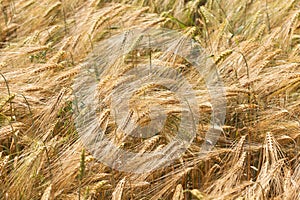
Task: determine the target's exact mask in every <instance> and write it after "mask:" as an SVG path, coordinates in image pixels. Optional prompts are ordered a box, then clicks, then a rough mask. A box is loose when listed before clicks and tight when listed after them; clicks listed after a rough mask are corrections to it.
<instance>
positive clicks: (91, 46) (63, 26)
mask: <svg viewBox="0 0 300 200" xmlns="http://www.w3.org/2000/svg"><path fill="white" fill-rule="evenodd" d="M0 7H1V11H0V181H1V183H0V199H7V200H10V199H18V200H19V199H24V200H27V199H28V200H29V199H42V200H49V199H91V200H92V199H100V200H106V199H111V200H123V199H135V200H142V199H144V200H148V199H150V200H169V199H170V200H190V199H199V200H202V199H203V200H206V199H211V200H213V199H225V200H227V199H239V200H242V199H245V200H246V199H262V200H266V199H286V200H296V199H299V200H300V192H299V190H300V154H299V152H300V151H299V150H300V20H299V19H300V1H298V0H286V1H282V0H261V1H253V0H231V1H225V0H152V1H148V0H145V1H143V0H87V1H83V0H43V1H34V0H0ZM131 29H148V30H158V29H163V30H173V31H176V33H180V35H181V36H182V37H181V36H180V37H178V38H176V37H175V36H176V33H174V35H172V34H173V32H170V34H169V35H168V34H165V35H167V36H170V39H169V40H166V39H165V40H164V39H162V40H161V42H160V41H158V43H161V46H164V45H166V46H167V47H166V48H168V47H169V46H170V44H172V45H174V48H177V47H180V46H182V45H183V43H184V41H187V40H188V39H185V38H190V39H191V40H193V41H194V42H195V43H196V44H197V45H199V46H200V47H201V49H202V50H203V52H205V55H206V57H207V58H208V59H209V60H211V62H212V63H213V65H212V66H214V69H215V70H216V71H217V74H218V78H219V79H220V80H221V81H222V87H223V89H224V95H225V96H224V98H225V99H226V106H225V107H224V111H226V115H225V116H224V123H223V124H222V126H221V127H218V130H219V131H220V137H218V139H217V141H215V142H216V143H215V144H214V145H213V148H211V149H210V151H209V152H206V153H203V148H202V147H203V144H205V143H206V142H207V140H206V139H205V135H206V133H207V132H208V131H209V130H210V129H209V127H210V124H211V116H212V115H213V113H215V112H217V111H216V110H215V109H213V106H212V103H211V102H212V98H211V96H210V94H209V92H208V89H207V88H206V87H205V79H206V78H207V77H210V76H211V74H212V72H211V71H205V77H202V76H203V74H199V73H198V72H197V71H196V70H195V68H194V67H193V64H192V63H190V62H188V61H187V60H186V59H184V58H183V57H179V56H174V55H173V54H172V53H166V52H164V51H163V50H158V49H155V48H154V47H153V48H150V47H149V48H148V47H147V42H146V43H145V46H144V48H143V49H138V50H137V49H133V47H134V46H135V43H138V42H139V41H140V40H142V39H141V38H139V37H136V35H134V34H133V35H132V36H128V38H130V37H131V39H128V40H127V43H126V45H127V46H126V45H124V46H125V49H126V51H127V54H126V55H121V54H122V48H123V49H124V46H123V47H122V46H121V45H119V44H122V38H120V37H118V35H120V34H124V33H125V36H126V33H130V32H128V31H129V30H131ZM155 34H156V32H155V31H154V35H155ZM129 35H130V34H129ZM123 36H124V35H123ZM173 36H174V37H173ZM126 37H127V36H126ZM111 38H114V39H111ZM158 38H159V37H158ZM161 38H163V37H161ZM150 39H151V38H150V36H149V41H150ZM145 41H147V40H145ZM169 41H170V42H169ZM168 42H169V43H168ZM149 44H152V43H151V42H149ZM108 47H110V48H108ZM131 48H132V49H131ZM196 53H197V52H196ZM120 55H121V56H120ZM193 55H194V54H193ZM162 57H163V58H164V59H160V58H162ZM105 59H106V60H107V62H104V61H103V60H105ZM110 59H116V60H115V62H114V61H111V62H109V61H110ZM142 65H145V66H147V67H149V65H150V68H151V67H153V69H154V70H155V69H156V68H155V67H156V66H170V68H172V69H174V70H175V71H176V72H180V73H181V74H182V77H184V79H185V80H187V82H189V83H190V84H192V85H193V87H192V89H193V91H195V96H193V97H192V96H187V97H188V98H194V99H195V105H191V106H190V105H189V108H186V110H185V109H180V108H181V106H182V103H181V102H180V101H179V100H178V97H177V96H176V94H174V92H172V91H170V90H168V89H167V88H166V87H163V86H161V85H159V84H160V83H161V82H159V81H157V82H156V83H155V82H154V83H152V82H151V84H145V85H143V86H141V87H140V86H139V85H137V84H135V85H134V84H131V85H130V84H129V85H128V87H126V88H123V89H124V90H121V89H122V87H121V86H119V85H122V84H125V83H130V81H132V78H133V76H129V75H128V74H127V72H128V71H130V70H134V68H136V67H137V66H142ZM91 67H94V68H95V69H99V70H100V71H101V72H100V78H99V79H97V81H98V82H97V84H95V85H94V86H93V87H92V85H89V84H91V82H90V78H88V79H84V78H85V76H87V75H88V69H90V68H91ZM126 74H127V75H126ZM161 74H163V72H161ZM91 77H92V75H91ZM162 84H166V83H162ZM118 87H121V89H120V91H119V90H117V91H119V92H114V89H115V88H118ZM91 88H94V89H95V94H94V93H91V92H90V91H91ZM135 89H138V90H136V91H135V93H134V95H133V97H132V98H130V100H128V105H129V107H130V108H131V107H132V108H134V109H133V110H132V112H131V116H130V117H129V121H130V119H131V117H132V116H133V117H135V118H136V120H135V122H136V123H138V124H139V125H143V124H144V125H145V124H149V121H151V117H150V115H149V113H150V110H149V108H148V107H149V105H150V106H153V105H156V106H161V107H163V108H164V109H165V110H166V112H167V114H168V115H167V118H166V119H165V124H164V126H163V130H161V131H160V132H159V134H156V135H151V136H149V137H147V138H139V137H129V136H128V135H127V134H126V132H124V131H121V130H120V127H118V126H117V124H116V122H115V121H116V120H115V118H118V117H119V118H122V119H123V118H126V116H124V115H123V114H122V113H119V114H115V113H114V111H113V109H111V107H109V105H110V104H111V103H112V101H115V104H114V106H115V107H118V105H119V104H122V103H123V102H122V100H124V98H125V97H124V96H121V95H122V91H133V90H135ZM78 91H81V92H82V91H83V93H86V95H91V97H95V98H97V99H98V100H99V101H100V102H101V105H95V107H97V108H95V110H97V111H99V110H100V111H99V112H97V113H95V114H96V115H95V117H94V118H93V120H92V121H91V123H83V122H82V119H81V118H79V117H78V110H76V107H75V106H74V102H76V94H77V93H76V92H78ZM115 91H116V90H115ZM183 92H185V91H183ZM74 93H75V95H74ZM80 94H82V93H80ZM119 95H120V96H119ZM184 95H190V94H189V93H187V92H186V93H184ZM141 99H142V100H141ZM217 100H219V99H217ZM189 109H196V110H197V111H199V113H201V116H200V117H198V121H197V123H193V120H187V121H188V122H187V123H183V125H184V126H185V127H187V130H191V131H192V129H193V130H194V128H195V127H196V128H195V130H196V132H195V135H194V136H193V137H191V136H190V135H189V134H190V131H187V132H188V133H187V134H186V135H184V137H187V138H188V139H190V138H192V140H191V144H190V145H189V146H188V148H187V149H186V150H185V151H184V152H182V154H180V156H179V157H178V158H177V159H175V160H174V161H173V162H170V163H168V164H165V163H160V164H161V166H163V167H159V168H155V169H153V170H149V171H144V172H142V173H141V172H139V173H135V171H134V170H133V169H140V168H141V167H143V169H147V166H148V165H145V164H144V165H143V162H146V161H149V160H147V159H145V161H143V160H138V162H136V160H134V159H133V160H131V161H128V162H129V164H128V165H127V166H126V168H124V170H118V169H117V168H116V167H112V166H110V165H109V164H105V163H103V162H101V159H100V160H99V157H98V156H100V157H101V158H104V157H105V158H106V157H108V158H110V157H111V158H112V159H114V157H113V153H114V152H109V151H107V149H105V148H104V147H103V148H99V149H97V151H96V150H95V149H91V148H88V147H87V145H86V143H88V142H87V141H89V142H91V140H94V139H95V140H96V139H97V138H94V137H91V138H92V139H89V137H90V135H85V133H87V132H89V131H91V130H93V131H97V130H98V129H100V128H101V130H104V135H105V137H106V138H108V139H109V141H111V142H112V143H114V145H116V146H117V147H118V148H120V149H124V150H126V151H130V152H132V153H133V154H135V155H139V156H143V155H148V153H150V152H162V151H163V149H166V147H167V146H168V144H169V143H170V142H172V139H173V138H174V137H175V136H174V135H175V134H176V130H177V131H178V128H177V126H178V124H179V123H180V122H183V121H184V120H183V119H182V117H183V116H185V112H188V111H189ZM182 110H183V111H182ZM224 113H225V112H224ZM79 116H80V114H79ZM187 119H189V118H188V115H187ZM81 122H82V124H81ZM78 124H80V125H78ZM96 124H97V125H96ZM128 124H129V125H128ZM193 125H195V127H194V128H191V127H193ZM124 126H125V129H126V130H129V131H132V130H134V129H135V128H136V127H135V124H133V123H130V122H127V123H126V124H125V125H124ZM78 127H79V128H78ZM91 132H92V131H91ZM82 134H83V136H84V137H83V136H82ZM174 145H176V143H175V144H174ZM167 150H168V149H167ZM167 150H165V152H167ZM95 152H96V153H95ZM113 161H115V160H113ZM152 164H153V163H152ZM163 164H164V165H163Z"/></svg>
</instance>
